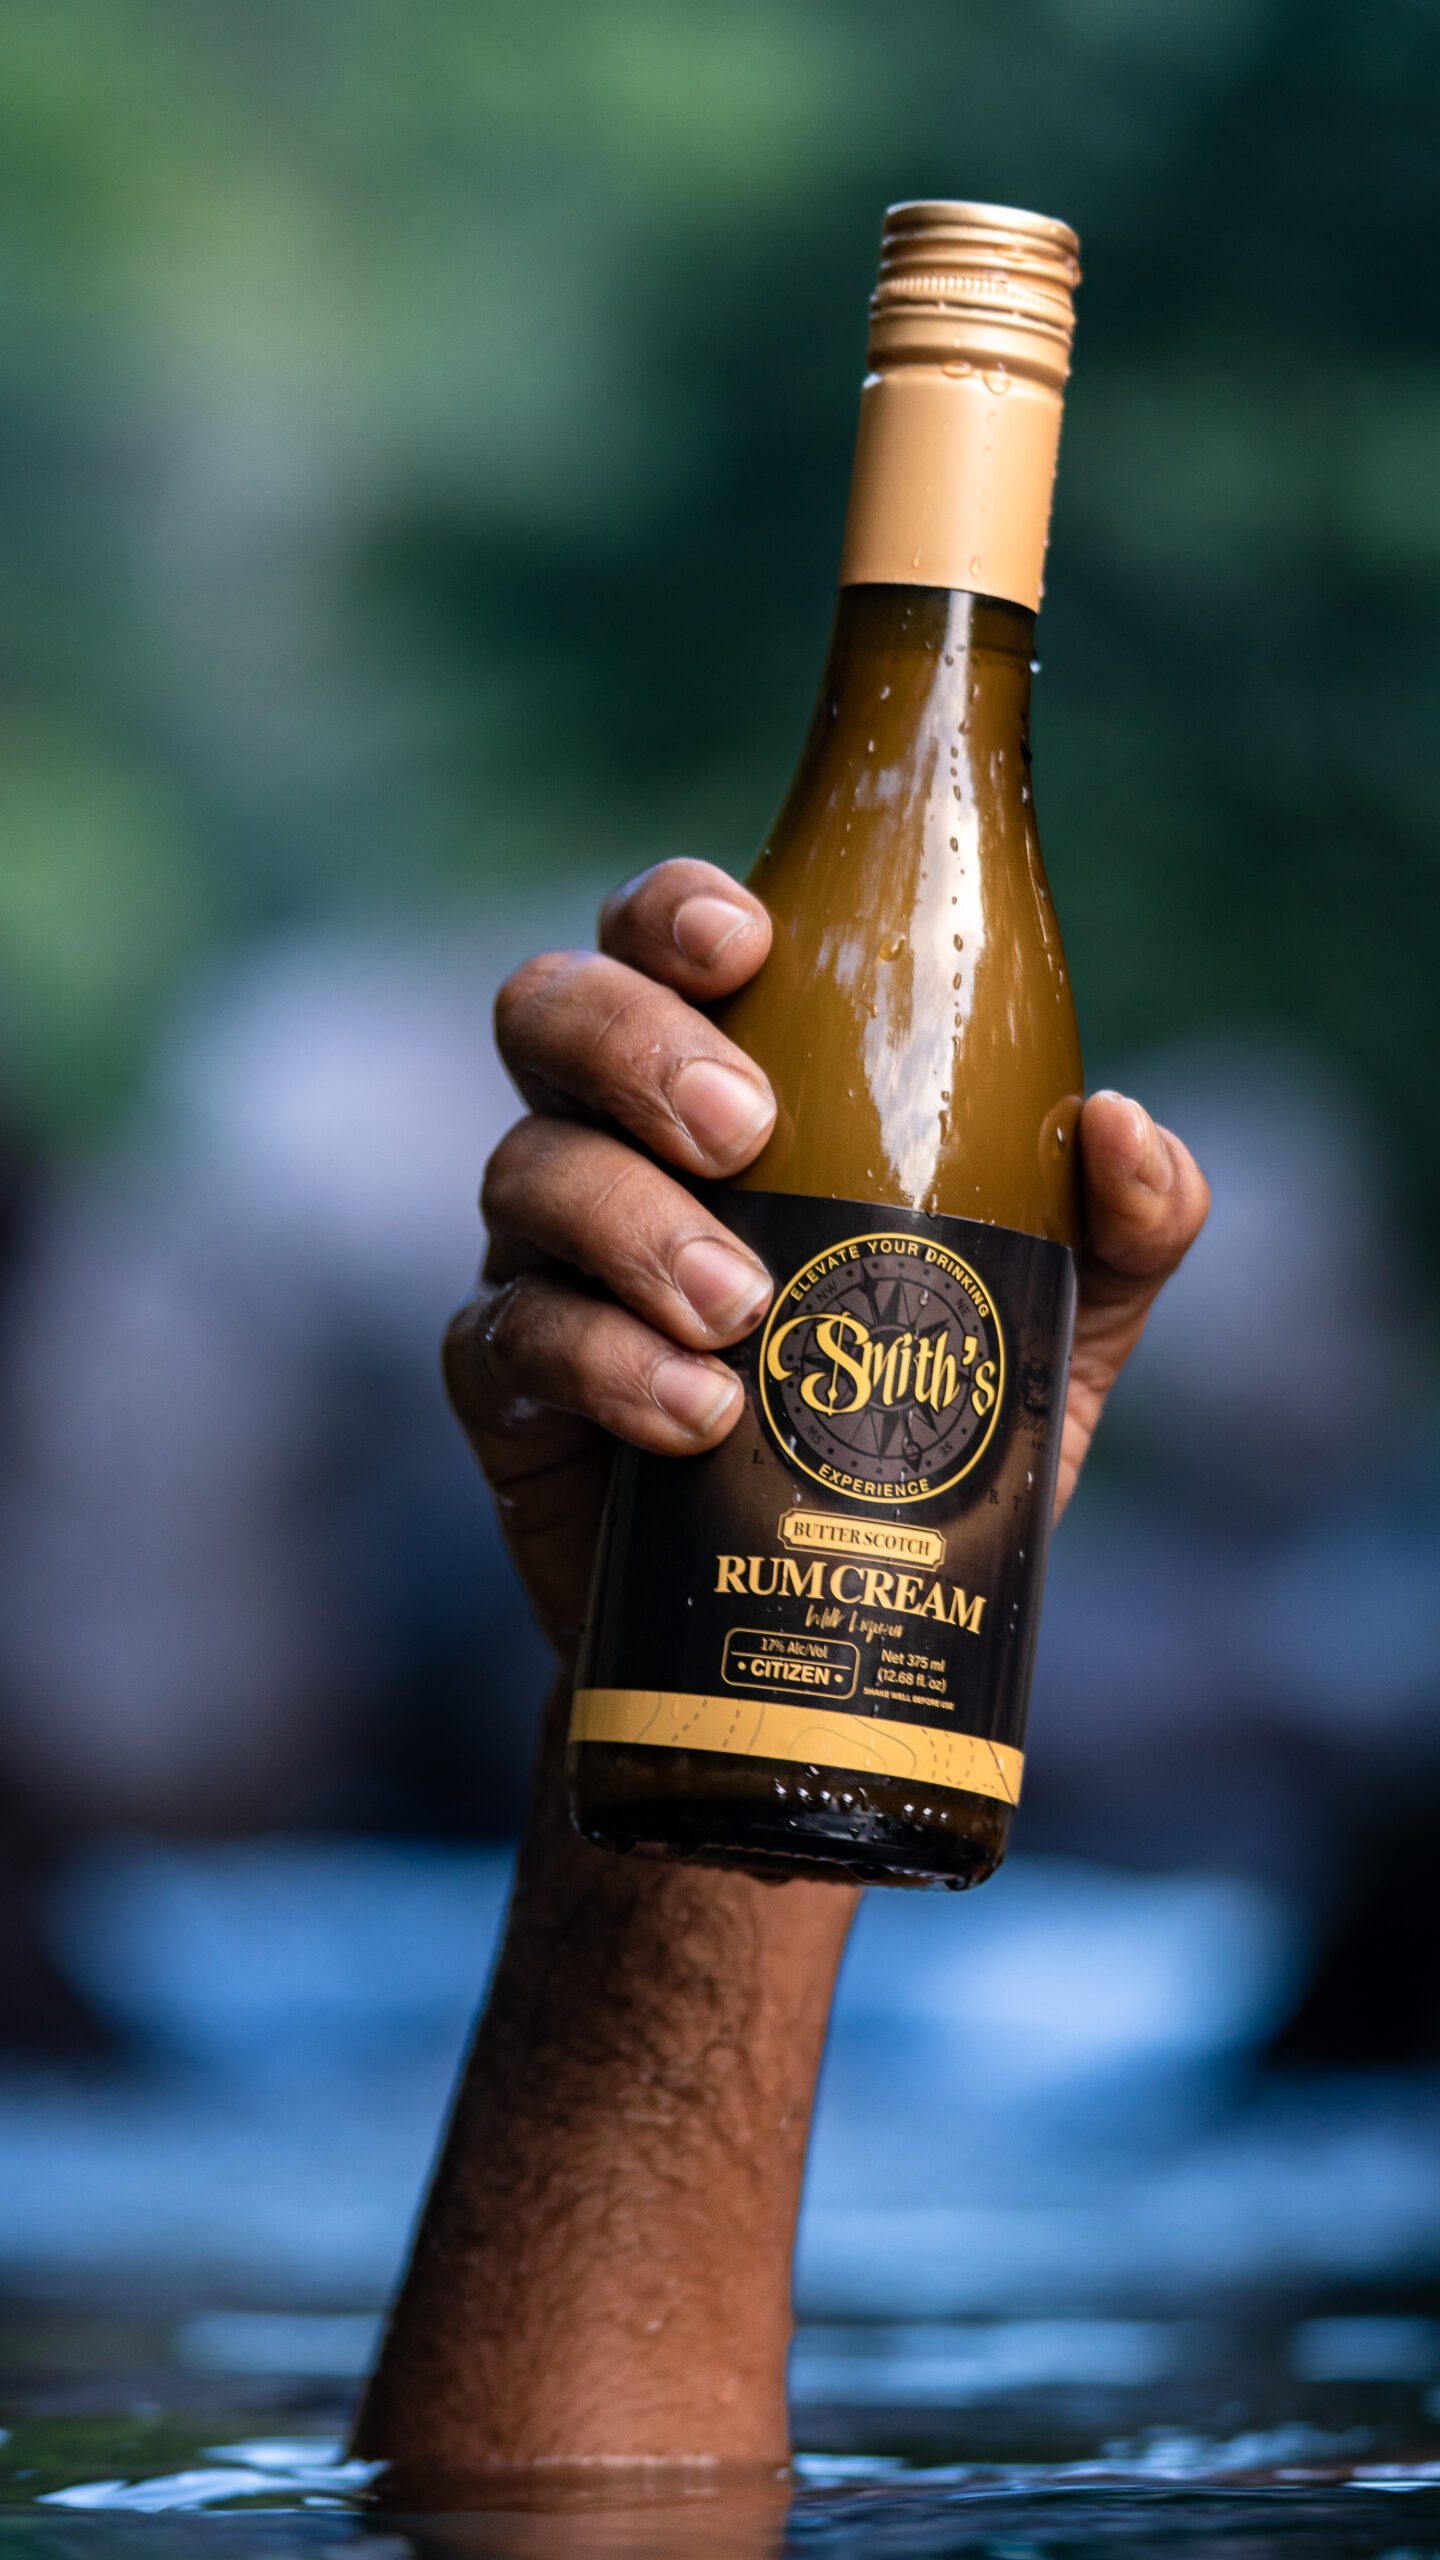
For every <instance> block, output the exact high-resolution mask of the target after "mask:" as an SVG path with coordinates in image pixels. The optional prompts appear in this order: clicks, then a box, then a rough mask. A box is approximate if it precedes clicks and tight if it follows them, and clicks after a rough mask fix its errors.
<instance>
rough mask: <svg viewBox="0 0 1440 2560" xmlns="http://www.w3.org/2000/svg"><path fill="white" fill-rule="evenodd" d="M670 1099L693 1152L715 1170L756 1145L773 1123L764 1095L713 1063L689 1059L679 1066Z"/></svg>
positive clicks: (771, 1106)
mask: <svg viewBox="0 0 1440 2560" xmlns="http://www.w3.org/2000/svg"><path fill="white" fill-rule="evenodd" d="M671 1098H672V1100H673V1102H674V1105H675V1108H676V1111H677V1112H678V1113H679V1115H680V1118H681V1120H682V1121H683V1122H684V1124H685V1127H686V1128H687V1129H688V1130H689V1132H690V1135H691V1137H692V1138H693V1139H694V1141H695V1144H696V1146H697V1147H699V1148H701V1149H702V1151H703V1152H704V1154H706V1155H707V1156H710V1157H713V1159H714V1161H715V1162H716V1163H717V1164H729V1163H731V1162H733V1161H734V1159H735V1158H736V1157H737V1156H738V1155H740V1154H741V1153H742V1152H743V1150H744V1149H745V1148H746V1147H747V1146H753V1145H755V1144H756V1142H757V1141H758V1140H759V1139H760V1138H761V1137H762V1136H763V1134H764V1132H765V1131H766V1130H767V1129H768V1128H769V1126H770V1123H771V1121H772V1120H773V1119H774V1117H775V1106H774V1104H773V1102H772V1101H771V1100H770V1098H769V1095H768V1094H766V1093H764V1092H763V1091H761V1089H760V1088H759V1087H757V1086H756V1085H753V1084H752V1083H751V1081H750V1078H749V1077H748V1076H744V1075H741V1074H740V1073H739V1071H738V1069H736V1068H735V1067H722V1066H719V1065H717V1064H716V1061H715V1060H714V1059H713V1058H692V1059H691V1060H690V1062H689V1064H688V1065H687V1066H683V1067H682V1068H681V1070H680V1073H679V1074H678V1076H677V1077H676V1079H675V1083H674V1087H673V1089H672V1096H671Z"/></svg>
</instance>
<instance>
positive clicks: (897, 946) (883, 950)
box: [880, 933, 905, 960]
mask: <svg viewBox="0 0 1440 2560" xmlns="http://www.w3.org/2000/svg"><path fill="white" fill-rule="evenodd" d="M904 948H905V936H904V934H903V933H892V934H888V935H887V936H886V939H885V940H884V941H883V942H882V943H881V945H880V957H881V959H882V960H898V959H899V957H900V954H901V952H902V951H903V950H904Z"/></svg>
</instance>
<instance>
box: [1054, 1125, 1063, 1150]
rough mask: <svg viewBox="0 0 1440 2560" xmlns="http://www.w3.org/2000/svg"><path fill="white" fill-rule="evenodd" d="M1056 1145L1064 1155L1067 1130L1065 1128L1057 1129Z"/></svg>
mask: <svg viewBox="0 0 1440 2560" xmlns="http://www.w3.org/2000/svg"><path fill="white" fill-rule="evenodd" d="M1055 1146H1056V1150H1057V1152H1058V1153H1060V1154H1062V1155H1063V1153H1064V1151H1065V1132H1064V1130H1063V1129H1057V1130H1056V1132H1055Z"/></svg>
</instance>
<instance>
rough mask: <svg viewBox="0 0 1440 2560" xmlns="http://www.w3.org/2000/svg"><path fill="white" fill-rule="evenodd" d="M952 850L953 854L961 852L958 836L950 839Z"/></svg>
mask: <svg viewBox="0 0 1440 2560" xmlns="http://www.w3.org/2000/svg"><path fill="white" fill-rule="evenodd" d="M950 850H951V852H952V853H958V852H959V850H960V839H959V837H958V836H952V837H951V839H950Z"/></svg>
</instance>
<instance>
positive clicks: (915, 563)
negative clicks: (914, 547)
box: [910, 551, 920, 569]
mask: <svg viewBox="0 0 1440 2560" xmlns="http://www.w3.org/2000/svg"><path fill="white" fill-rule="evenodd" d="M910 566H911V568H912V569H918V568H919V566H920V554H919V552H918V551H912V552H911V554H910Z"/></svg>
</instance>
